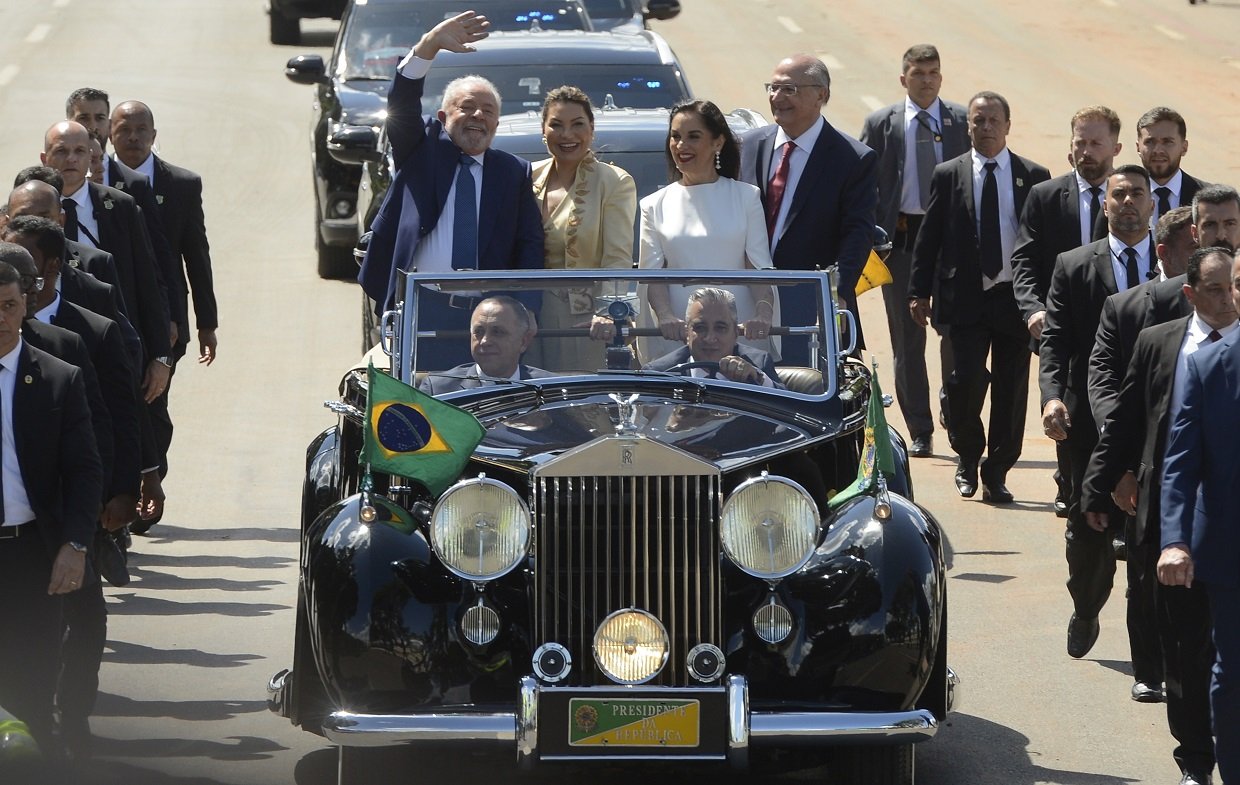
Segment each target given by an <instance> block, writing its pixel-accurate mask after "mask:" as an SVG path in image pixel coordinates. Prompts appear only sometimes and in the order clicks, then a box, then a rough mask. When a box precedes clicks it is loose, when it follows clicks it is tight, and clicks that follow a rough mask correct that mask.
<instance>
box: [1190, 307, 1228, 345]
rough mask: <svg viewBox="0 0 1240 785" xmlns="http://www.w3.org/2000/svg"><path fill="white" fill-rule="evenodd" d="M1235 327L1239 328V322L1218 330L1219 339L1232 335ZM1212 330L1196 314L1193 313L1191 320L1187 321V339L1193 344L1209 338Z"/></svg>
mask: <svg viewBox="0 0 1240 785" xmlns="http://www.w3.org/2000/svg"><path fill="white" fill-rule="evenodd" d="M1236 327H1240V321H1236V322H1232V323H1231V324H1229V325H1227V326H1226V327H1220V328H1218V334H1219V335H1220V336H1221V337H1223V338H1226V337H1227V336H1228V335H1230V334H1231V333H1232V331H1233V330H1235V329H1236ZM1212 330H1214V328H1213V327H1211V326H1210V325H1208V324H1206V323H1205V320H1203V319H1202V318H1201V317H1200V316H1198V315H1197V312H1196V311H1194V312H1193V315H1192V318H1190V319H1189V320H1188V336H1187V337H1188V338H1190V339H1191V340H1193V341H1194V342H1195V343H1198V344H1200V343H1202V342H1204V341H1205V340H1206V339H1207V338H1209V337H1210V332H1211V331H1212Z"/></svg>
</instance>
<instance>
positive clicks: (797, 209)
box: [741, 54, 878, 365]
mask: <svg viewBox="0 0 1240 785" xmlns="http://www.w3.org/2000/svg"><path fill="white" fill-rule="evenodd" d="M766 94H767V98H768V100H769V101H770V105H771V116H772V117H773V118H774V119H775V124H774V125H768V126H765V127H763V128H755V129H753V130H752V131H748V132H746V133H745V134H744V136H742V137H741V179H742V180H743V181H745V182H747V183H752V184H753V185H756V186H758V188H759V189H760V190H761V192H762V207H763V210H764V211H765V212H766V227H767V235H768V239H769V240H770V244H771V259H772V260H773V261H774V263H775V267H776V268H777V269H780V270H815V269H822V270H825V269H827V268H828V267H831V266H838V268H839V279H838V280H839V286H838V289H837V292H838V295H839V298H840V301H841V302H842V303H843V307H845V308H847V309H848V310H850V311H852V313H853V314H854V315H856V314H857V294H856V288H857V281H858V280H859V279H860V278H861V270H862V268H864V267H865V261H866V259H867V258H869V255H870V249H871V248H872V247H873V245H874V211H875V207H876V205H877V202H878V156H877V155H876V154H875V152H874V151H873V150H871V149H870V148H869V147H866V146H865V145H863V144H862V143H861V142H858V141H857V140H856V139H853V138H852V137H850V136H847V135H845V134H842V133H840V132H839V131H837V130H836V129H835V128H834V127H832V125H831V124H830V123H828V122H827V121H826V119H825V118H824V117H823V116H822V109H823V107H825V106H826V105H827V101H828V100H830V98H831V72H830V71H828V70H827V66H826V65H825V64H824V63H823V62H822V61H821V60H819V59H818V58H816V57H813V56H811V55H804V54H798V55H793V56H792V57H788V58H785V59H784V60H781V61H780V63H779V65H777V66H775V72H774V73H773V74H772V75H771V81H770V83H769V84H767V86H766ZM779 297H780V304H781V305H780V307H781V312H782V314H783V317H782V320H783V323H784V324H785V325H794V324H800V325H804V324H809V323H812V321H813V320H814V318H815V316H816V314H817V312H818V305H817V303H816V302H815V295H814V294H813V293H812V292H810V291H809V290H808V289H807V288H806V287H781V290H780V293H779ZM860 324H861V323H860V321H858V322H857V325H858V328H860ZM859 332H860V330H859ZM857 341H858V343H857V345H858V346H859V347H860V346H862V345H863V344H862V342H861V335H860V334H858V336H857ZM782 351H783V359H784V360H785V361H786V362H788V363H789V364H791V365H816V363H813V362H811V361H810V360H811V358H810V357H809V349H808V343H807V342H806V341H805V340H801V339H791V338H785V339H784V341H783V346H782Z"/></svg>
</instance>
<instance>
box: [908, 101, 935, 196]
mask: <svg viewBox="0 0 1240 785" xmlns="http://www.w3.org/2000/svg"><path fill="white" fill-rule="evenodd" d="M942 107H943V103H942V102H941V101H939V99H937V98H936V99H934V103H932V104H930V108H929V109H926V110H924V111H925V112H926V114H928V115H930V130H931V131H932V132H934V136H935V141H934V160H935V161H938V162H940V163H941V162H942V161H943V114H942ZM920 111H923V110H922V108H921V107H920V106H918V105H917V104H915V103H913V99H911V98H909V97H908V96H905V97H904V178H903V180H902V182H901V187H900V212H902V213H908V214H909V215H923V214H925V212H926V211H925V210H923V209H922V206H921V181H920V180H919V179H918V177H917V127H918V126H919V125H921V123H918V122H917V113H918V112H920Z"/></svg>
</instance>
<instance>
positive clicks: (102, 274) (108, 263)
mask: <svg viewBox="0 0 1240 785" xmlns="http://www.w3.org/2000/svg"><path fill="white" fill-rule="evenodd" d="M60 262H61V264H60V266H61V267H72V268H73V269H75V270H80V271H82V272H86V273H90V274H91V275H93V276H94V277H95V278H97V279H98V280H100V281H102V282H103V283H106V284H108V285H110V286H112V287H115V288H116V290H117V291H116V304H117V307H118V308H120V309H121V311H122V312H125V313H128V311H127V310H126V309H125V301H124V300H123V299H122V298H121V295H120V285H121V279H120V277H119V275H118V274H117V272H116V260H115V259H114V258H112V254H110V253H108V252H107V251H101V250H99V249H98V248H91V247H90V246H89V245H83V244H82V243H79V242H78V241H77V240H69V239H66V240H65V252H64V254H62V255H61V257H60Z"/></svg>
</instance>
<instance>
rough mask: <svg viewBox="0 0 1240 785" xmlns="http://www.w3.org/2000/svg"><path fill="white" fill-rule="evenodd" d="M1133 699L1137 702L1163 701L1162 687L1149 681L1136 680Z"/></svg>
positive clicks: (1133, 686)
mask: <svg viewBox="0 0 1240 785" xmlns="http://www.w3.org/2000/svg"><path fill="white" fill-rule="evenodd" d="M1132 699H1133V700H1135V701H1136V702H1137V703H1162V702H1163V691H1162V687H1160V686H1158V685H1156V684H1151V683H1150V682H1147V681H1134V682H1133V683H1132Z"/></svg>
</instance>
